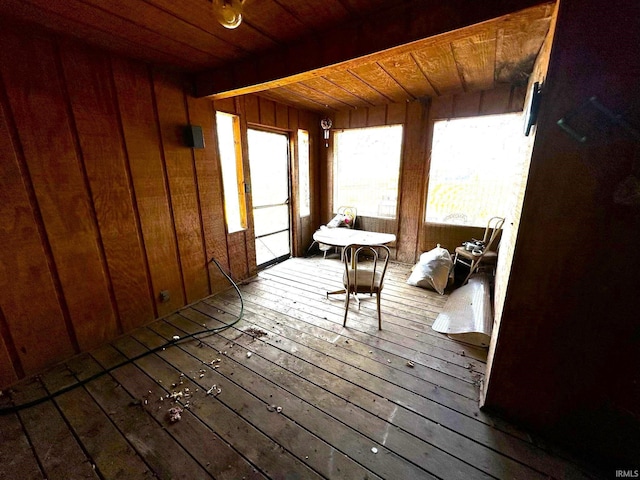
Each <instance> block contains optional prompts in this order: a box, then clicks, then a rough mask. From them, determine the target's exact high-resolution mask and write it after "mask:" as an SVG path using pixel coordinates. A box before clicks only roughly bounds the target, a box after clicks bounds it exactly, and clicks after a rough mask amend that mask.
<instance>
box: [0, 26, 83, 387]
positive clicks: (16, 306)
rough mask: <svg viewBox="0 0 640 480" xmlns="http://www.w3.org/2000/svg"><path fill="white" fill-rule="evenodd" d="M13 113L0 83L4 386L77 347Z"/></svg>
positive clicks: (0, 362)
mask: <svg viewBox="0 0 640 480" xmlns="http://www.w3.org/2000/svg"><path fill="white" fill-rule="evenodd" d="M0 35H1V34H0ZM8 115H10V112H9V110H8V105H7V99H6V97H5V95H4V87H3V85H2V82H0V158H2V161H1V162H0V218H2V219H3V220H2V222H0V245H2V248H0V289H2V297H1V300H0V317H1V318H0V322H1V324H0V337H2V338H0V388H3V387H4V386H7V385H9V384H10V383H12V382H13V381H15V380H17V378H18V377H20V376H22V375H24V374H25V373H26V374H30V373H35V372H37V371H38V370H40V369H42V368H44V367H45V366H46V365H49V364H51V363H55V362H58V361H60V360H62V359H64V358H65V357H67V356H69V355H72V354H73V353H74V352H75V348H77V342H76V339H75V334H74V332H73V330H72V329H71V335H70V334H69V332H68V330H69V327H70V325H69V327H68V326H67V322H68V321H69V319H68V317H67V318H65V316H64V314H63V311H62V307H61V305H60V303H59V301H58V296H59V295H60V292H57V291H56V284H55V282H54V279H53V276H52V272H51V270H50V257H49V258H47V255H48V254H49V255H50V251H45V248H44V246H43V240H44V241H46V239H42V238H41V234H40V232H41V231H42V229H43V226H42V224H40V228H39V225H38V222H40V221H41V220H40V216H39V211H38V206H37V204H35V198H34V197H33V190H32V188H33V187H32V186H31V183H30V179H29V177H28V173H27V172H26V171H25V170H24V163H23V162H24V159H23V158H22V157H21V155H22V154H21V148H20V146H19V145H15V144H14V141H16V140H17V137H16V132H15V128H14V127H13V126H11V127H10V125H9V124H8V123H9V122H11V119H10V118H9V117H8ZM10 130H12V131H10ZM20 163H22V168H21V166H20ZM21 169H22V171H21ZM34 294H37V296H38V301H37V302H34V301H33V298H34ZM43 319H45V320H46V321H44V320H43ZM9 352H11V355H10V354H9Z"/></svg>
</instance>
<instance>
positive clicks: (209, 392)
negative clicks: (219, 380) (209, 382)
mask: <svg viewBox="0 0 640 480" xmlns="http://www.w3.org/2000/svg"><path fill="white" fill-rule="evenodd" d="M221 393H222V389H221V388H218V385H213V386H212V387H211V388H210V389H209V390H207V395H213V396H214V397H217V396H218V395H220V394H221Z"/></svg>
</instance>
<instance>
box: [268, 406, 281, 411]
mask: <svg viewBox="0 0 640 480" xmlns="http://www.w3.org/2000/svg"><path fill="white" fill-rule="evenodd" d="M267 410H268V411H270V412H277V413H282V407H279V406H277V405H267Z"/></svg>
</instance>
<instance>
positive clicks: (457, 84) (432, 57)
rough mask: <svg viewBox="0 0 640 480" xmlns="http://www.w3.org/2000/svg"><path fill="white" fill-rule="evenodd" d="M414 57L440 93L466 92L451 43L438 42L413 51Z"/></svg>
mask: <svg viewBox="0 0 640 480" xmlns="http://www.w3.org/2000/svg"><path fill="white" fill-rule="evenodd" d="M413 58H414V59H415V60H416V62H418V65H420V68H421V69H422V71H423V72H424V74H425V75H426V76H427V78H428V79H429V82H430V83H431V85H433V88H434V89H435V90H436V92H437V93H438V95H451V94H455V93H462V92H464V88H463V86H462V82H461V80H460V76H459V75H458V69H457V66H456V62H455V59H454V58H453V53H452V51H451V46H450V44H448V43H447V44H438V45H433V46H431V47H429V48H426V49H423V50H419V51H417V52H414V53H413Z"/></svg>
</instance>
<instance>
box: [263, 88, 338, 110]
mask: <svg viewBox="0 0 640 480" xmlns="http://www.w3.org/2000/svg"><path fill="white" fill-rule="evenodd" d="M260 96H263V97H266V98H269V99H271V100H275V101H276V102H281V103H284V104H285V105H291V106H296V108H301V107H302V109H303V110H311V111H315V112H321V113H323V114H325V115H326V114H328V113H331V112H335V111H337V110H338V109H336V108H334V107H332V106H329V107H328V108H327V106H326V104H323V103H320V102H317V101H315V100H312V99H309V98H307V97H305V96H303V95H300V94H299V93H297V92H295V91H293V90H290V89H289V87H280V88H274V89H272V90H266V91H264V92H260Z"/></svg>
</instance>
